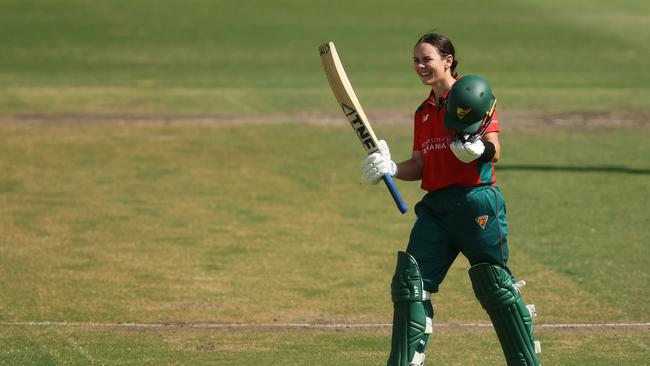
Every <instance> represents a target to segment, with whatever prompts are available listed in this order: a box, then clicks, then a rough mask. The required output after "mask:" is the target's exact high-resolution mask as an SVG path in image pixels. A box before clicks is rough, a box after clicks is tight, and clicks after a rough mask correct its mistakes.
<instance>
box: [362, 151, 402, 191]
mask: <svg viewBox="0 0 650 366" xmlns="http://www.w3.org/2000/svg"><path fill="white" fill-rule="evenodd" d="M378 147H379V151H378V152H374V153H372V154H370V155H368V156H367V157H366V158H365V159H363V161H362V162H361V171H362V172H363V174H364V175H365V176H366V179H368V182H370V184H377V182H379V181H380V180H381V178H382V177H383V176H384V174H388V175H390V176H394V175H395V173H397V164H395V162H394V161H392V160H391V158H390V151H389V150H388V144H387V143H386V141H384V140H379V143H378Z"/></svg>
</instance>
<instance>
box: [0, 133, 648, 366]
mask: <svg viewBox="0 0 650 366" xmlns="http://www.w3.org/2000/svg"><path fill="white" fill-rule="evenodd" d="M377 130H378V131H377V132H378V133H379V134H380V135H381V136H384V137H386V138H388V139H389V141H390V142H391V147H392V151H393V154H394V156H395V157H396V158H397V159H400V158H405V157H406V155H408V150H409V144H408V141H409V139H410V137H409V136H410V129H409V128H408V127H404V126H395V125H381V126H379V127H378V129H377ZM647 132H648V130H647V128H641V129H640V130H639V129H616V130H610V129H607V130H592V131H581V133H567V132H562V131H558V132H545V133H524V132H511V133H504V134H503V136H502V144H503V146H504V147H503V149H504V150H503V151H504V154H503V156H504V158H503V160H502V161H501V162H499V165H498V173H497V174H498V177H499V182H500V185H501V188H502V190H503V191H504V193H505V196H506V198H507V200H508V213H509V221H510V230H511V237H510V243H511V255H512V261H511V266H512V268H513V270H514V271H515V273H516V274H517V276H518V277H520V278H523V279H526V280H527V282H528V283H529V285H528V286H527V287H526V288H525V290H524V295H525V297H526V299H527V300H528V301H530V302H534V303H535V304H536V305H537V308H538V312H539V314H540V315H539V317H538V318H537V320H536V321H537V323H538V324H563V323H647V322H648V321H649V319H648V316H647V306H646V302H647V299H648V298H650V293H649V292H648V291H649V289H648V287H647V286H645V285H644V284H647V283H648V282H649V280H650V278H649V277H650V271H649V270H648V268H650V256H648V248H647V245H645V244H646V243H648V242H649V239H650V238H649V234H648V230H647V228H646V224H647V197H648V196H649V194H650V192H649V186H648V184H647V183H648V175H649V174H650V167H649V166H648V164H647V160H646V159H645V157H646V156H648V154H650V151H649V149H650V146H649V145H648V144H647V143H645V142H646V140H647V137H646V136H647ZM0 136H1V137H0V171H2V172H3V174H2V176H1V178H0V202H1V207H2V215H0V231H1V232H2V233H3V235H2V237H1V238H0V241H1V242H0V293H2V294H3V296H2V297H1V298H0V309H2V311H1V312H0V314H1V315H0V322H2V325H0V343H2V344H3V345H4V346H3V347H2V348H0V363H3V364H58V363H67V364H78V365H85V364H89V363H91V364H92V363H95V364H132V365H137V364H152V365H153V364H155V365H161V364H188V365H189V364H192V365H194V364H218V365H227V364H232V363H233V362H240V361H246V362H249V363H251V364H254V365H267V364H278V363H284V364H293V363H298V362H305V361H307V360H309V359H311V357H315V359H316V360H317V361H318V362H317V364H319V365H365V364H377V363H382V362H384V359H385V356H386V352H387V350H388V340H389V337H390V335H389V331H388V329H386V328H382V329H378V330H369V331H354V330H349V331H343V332H336V331H309V330H300V331H291V330H290V329H287V330H279V331H264V330H259V331H254V330H242V331H220V330H209V329H192V328H190V329H188V328H179V329H158V330H157V329H155V328H154V329H124V328H121V327H95V326H93V325H92V324H91V323H124V322H132V323H172V324H176V323H178V324H182V323H192V322H199V323H268V324H284V323H312V324H331V323H382V324H383V323H389V322H390V317H391V304H390V301H389V284H390V277H391V276H392V271H393V268H394V261H395V251H397V250H400V249H403V247H404V245H405V240H406V237H407V235H408V231H409V229H410V226H411V224H412V222H413V220H414V217H413V213H412V211H411V212H409V213H408V214H407V215H405V216H402V215H400V214H399V213H398V212H397V210H396V209H395V208H394V207H393V204H392V202H391V200H390V197H389V196H388V194H387V192H386V190H385V189H384V188H383V187H370V186H368V185H367V184H366V183H365V182H364V180H363V178H362V177H361V174H360V173H359V171H358V159H360V157H361V155H362V153H361V149H360V148H359V146H358V144H357V143H356V141H355V138H354V136H353V135H352V134H351V133H350V131H349V127H347V126H345V124H344V123H342V124H341V125H336V126H334V125H300V124H295V123H292V124H241V125H232V124H197V123H189V122H188V123H139V124H126V123H125V124H119V123H114V124H84V123H68V124H66V123H57V124H47V123H45V124H15V123H3V124H0ZM314 162H318V164H314ZM398 184H399V187H400V189H401V190H402V193H403V195H404V196H405V198H406V199H407V201H408V203H409V205H410V206H411V207H412V206H413V204H414V203H415V202H416V201H417V200H418V199H419V197H420V196H421V192H420V190H419V187H418V185H417V184H415V183H406V182H399V183H398ZM466 271H467V262H466V261H465V260H463V259H460V260H458V261H457V262H456V263H455V265H454V266H453V268H452V270H451V271H450V274H449V276H448V278H447V279H446V281H445V282H444V283H443V286H442V287H441V292H440V294H439V295H437V296H436V298H435V300H434V301H435V304H436V309H437V315H436V322H438V323H445V324H449V323H451V324H454V323H487V322H488V320H487V317H486V316H485V314H484V313H483V312H482V310H481V309H480V306H479V305H478V303H477V302H476V300H474V298H473V295H472V291H471V288H470V284H469V280H468V278H467V275H466ZM45 321H53V322H67V323H69V325H67V326H65V325H64V326H43V325H31V326H30V325H26V324H23V322H45ZM77 323H78V325H75V324H77ZM437 332H438V333H439V336H438V337H435V340H434V349H435V350H436V351H435V352H433V354H432V356H431V357H432V358H433V359H434V360H439V361H440V362H441V363H443V364H460V363H459V362H460V360H466V359H476V358H478V357H481V359H483V360H486V361H485V362H486V363H488V364H489V363H494V364H497V363H499V362H500V361H499V360H500V358H499V357H500V356H499V352H498V349H497V350H495V345H496V337H495V336H494V335H493V334H492V333H491V332H489V331H486V330H482V329H455V328H440V329H439V330H437ZM540 338H541V340H542V342H543V346H544V350H545V354H544V364H551V365H572V364H574V365H580V364H585V363H587V364H591V365H611V364H612V363H615V362H623V361H626V362H627V361H629V363H630V364H639V363H640V364H642V363H643V362H645V361H644V360H647V359H648V357H649V356H650V352H649V351H648V347H649V346H650V338H648V332H647V328H638V329H636V330H634V329H627V330H622V329H607V328H605V329H596V330H593V329H592V330H580V329H573V330H562V329H541V330H540ZM605 350H606V351H605ZM312 353H314V354H315V356H312ZM483 357H484V358H483ZM89 360H90V361H89Z"/></svg>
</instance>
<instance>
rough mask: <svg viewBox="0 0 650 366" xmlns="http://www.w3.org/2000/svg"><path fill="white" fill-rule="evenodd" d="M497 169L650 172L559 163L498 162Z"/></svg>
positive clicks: (620, 172) (649, 171)
mask: <svg viewBox="0 0 650 366" xmlns="http://www.w3.org/2000/svg"><path fill="white" fill-rule="evenodd" d="M496 168H497V170H500V171H504V170H512V171H517V170H529V171H542V172H571V173H616V174H641V175H644V174H650V169H637V168H627V167H622V166H611V165H609V166H608V165H606V166H561V165H560V166H557V165H526V164H498V165H497V166H496Z"/></svg>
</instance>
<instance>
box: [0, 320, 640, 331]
mask: <svg viewBox="0 0 650 366" xmlns="http://www.w3.org/2000/svg"><path fill="white" fill-rule="evenodd" d="M0 326H16V327H81V328H124V329H129V328H131V329H133V328H141V329H160V330H166V329H178V328H197V329H316V330H324V329H371V328H375V329H390V328H391V327H392V324H390V323H340V324H318V323H259V324H256V323H97V322H65V321H0ZM435 327H438V328H491V327H492V324H489V323H438V324H434V328H435ZM535 328H538V329H605V328H610V329H634V328H650V322H648V323H643V322H642V323H567V324H536V325H535Z"/></svg>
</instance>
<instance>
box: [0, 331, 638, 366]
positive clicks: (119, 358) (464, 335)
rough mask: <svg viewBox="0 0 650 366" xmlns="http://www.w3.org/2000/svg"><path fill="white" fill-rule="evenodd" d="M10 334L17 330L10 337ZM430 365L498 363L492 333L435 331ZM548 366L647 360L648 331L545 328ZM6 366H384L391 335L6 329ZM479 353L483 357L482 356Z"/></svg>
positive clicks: (2, 360)
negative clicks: (233, 365)
mask: <svg viewBox="0 0 650 366" xmlns="http://www.w3.org/2000/svg"><path fill="white" fill-rule="evenodd" d="M7 330H11V332H7ZM435 334H436V337H434V338H433V339H432V341H431V344H430V345H431V349H432V351H431V352H429V355H428V357H427V363H429V364H433V365H438V364H442V365H450V366H456V365H457V366H461V365H463V366H464V365H500V364H503V360H502V358H503V356H502V355H501V354H500V352H501V351H500V350H499V348H498V347H499V346H498V342H497V340H496V337H495V336H493V334H492V330H491V329H485V330H474V331H471V332H468V331H464V330H455V329H436V330H435ZM538 335H539V337H540V339H542V341H543V342H544V345H543V353H542V362H543V364H544V365H554V366H556V365H561V366H580V365H585V364H588V365H594V366H610V365H613V364H624V365H643V364H645V363H646V362H647V356H648V350H647V348H648V344H650V336H649V335H648V332H647V330H609V331H602V330H596V331H594V330H543V331H540V332H538ZM0 337H2V338H3V339H4V347H3V349H2V351H0V364H3V365H58V364H66V365H93V364H97V365H99V364H105V365H232V364H242V363H243V364H249V365H259V366H262V365H278V364H285V365H287V364H291V365H295V364H313V365H319V366H339V365H345V366H353V365H355V366H362V365H379V364H384V363H385V361H386V356H387V354H386V352H387V350H386V344H388V343H390V334H389V332H388V331H343V332H336V331H304V330H303V331H297V332H296V331H287V330H278V331H273V332H269V331H251V330H248V331H239V332H229V331H221V330H217V331H215V330H212V331H206V330H192V331H188V330H186V329H180V330H178V329H177V330H172V331H162V332H153V331H142V330H123V329H119V330H118V329H112V330H111V329H101V328H100V329H92V328H83V327H76V328H75V327H73V328H67V329H61V328H57V327H32V328H24V327H23V328H8V329H7V328H4V329H3V328H0ZM476 350H480V351H481V352H476Z"/></svg>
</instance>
